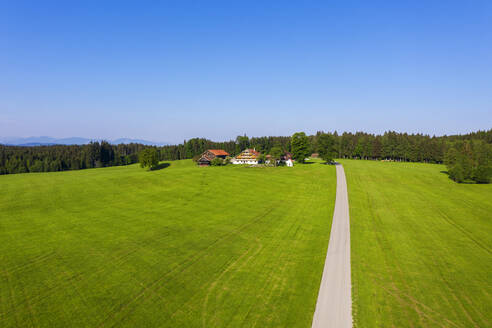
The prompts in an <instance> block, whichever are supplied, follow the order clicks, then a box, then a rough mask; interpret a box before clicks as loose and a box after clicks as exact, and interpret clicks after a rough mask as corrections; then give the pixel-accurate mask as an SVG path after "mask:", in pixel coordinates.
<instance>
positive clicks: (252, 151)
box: [248, 148, 260, 156]
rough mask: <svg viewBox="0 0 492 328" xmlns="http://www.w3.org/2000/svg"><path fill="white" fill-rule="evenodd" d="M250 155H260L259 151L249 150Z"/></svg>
mask: <svg viewBox="0 0 492 328" xmlns="http://www.w3.org/2000/svg"><path fill="white" fill-rule="evenodd" d="M248 150H249V152H250V153H252V154H255V155H256V156H258V155H260V152H259V151H256V149H253V148H250V149H248Z"/></svg>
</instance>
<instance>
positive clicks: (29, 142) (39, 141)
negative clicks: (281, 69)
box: [0, 136, 169, 146]
mask: <svg viewBox="0 0 492 328" xmlns="http://www.w3.org/2000/svg"><path fill="white" fill-rule="evenodd" d="M100 140H101V139H88V138H80V137H71V138H52V137H46V136H42V137H27V138H18V137H5V138H2V137H0V144H4V145H11V146H51V145H85V144H88V143H89V142H91V141H100ZM107 141H108V142H109V143H112V144H114V145H118V144H129V143H139V144H143V145H149V146H165V145H168V144H169V143H166V142H154V141H149V140H142V139H130V138H119V139H115V140H107Z"/></svg>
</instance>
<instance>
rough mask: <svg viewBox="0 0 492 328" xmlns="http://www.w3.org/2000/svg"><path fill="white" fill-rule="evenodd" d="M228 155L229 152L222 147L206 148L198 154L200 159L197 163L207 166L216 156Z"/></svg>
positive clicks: (223, 156)
mask: <svg viewBox="0 0 492 328" xmlns="http://www.w3.org/2000/svg"><path fill="white" fill-rule="evenodd" d="M227 156H229V153H228V152H226V151H225V150H222V149H208V150H206V151H204V152H203V154H202V155H201V156H200V159H199V160H198V161H197V164H198V165H200V166H209V165H210V163H212V160H213V159H214V158H216V157H218V158H222V159H224V158H226V157H227Z"/></svg>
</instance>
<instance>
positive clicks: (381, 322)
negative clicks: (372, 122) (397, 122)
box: [341, 160, 492, 327]
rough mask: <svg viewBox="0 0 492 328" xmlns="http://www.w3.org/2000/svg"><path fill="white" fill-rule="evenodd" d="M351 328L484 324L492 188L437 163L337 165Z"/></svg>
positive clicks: (490, 281) (491, 298)
mask: <svg viewBox="0 0 492 328" xmlns="http://www.w3.org/2000/svg"><path fill="white" fill-rule="evenodd" d="M341 162H342V163H343V165H344V167H345V173H346V175H347V183H348V190H349V202H350V216H351V217H350V219H351V243H352V259H351V260H352V284H353V288H352V291H353V299H354V318H355V320H356V323H357V326H358V327H441V326H442V327H490V326H491V324H492V316H491V313H492V275H491V272H492V256H491V250H492V234H491V232H492V185H475V184H457V183H454V182H453V181H451V180H450V179H449V178H448V177H447V175H446V174H444V173H442V172H441V171H444V170H445V167H444V166H442V165H431V164H416V163H388V162H386V163H385V162H372V161H351V160H344V161H341Z"/></svg>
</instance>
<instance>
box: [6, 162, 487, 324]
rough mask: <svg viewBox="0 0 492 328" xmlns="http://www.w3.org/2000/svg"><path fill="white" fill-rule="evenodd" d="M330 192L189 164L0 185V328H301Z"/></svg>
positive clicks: (282, 174) (311, 184) (305, 183)
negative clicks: (115, 327) (155, 169)
mask: <svg viewBox="0 0 492 328" xmlns="http://www.w3.org/2000/svg"><path fill="white" fill-rule="evenodd" d="M335 181H336V180H335V169H334V167H332V166H327V165H320V164H318V163H316V164H311V165H298V166H296V167H294V168H245V167H238V166H227V167H209V168H199V167H196V166H195V165H193V164H192V162H191V161H176V162H171V163H170V166H169V167H167V168H164V169H161V170H158V171H151V172H149V171H146V170H143V169H141V168H140V167H138V166H136V165H132V166H128V167H113V168H103V169H90V170H82V171H71V172H58V173H39V174H18V175H7V176H0V326H1V327H113V326H117V327H225V326H228V327H255V326H256V327H310V324H311V320H312V315H313V312H314V308H315V303H316V297H317V293H318V287H319V283H320V280H321V274H322V269H323V263H324V259H325V255H326V249H327V246H328V240H329V231H330V225H331V219H332V215H333V204H334V197H335ZM482 266H483V264H482ZM477 272H478V270H477Z"/></svg>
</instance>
